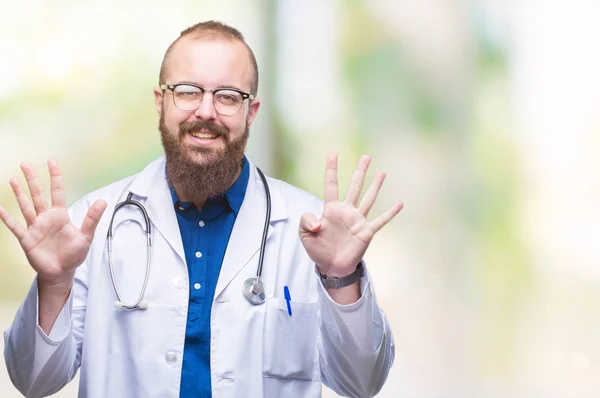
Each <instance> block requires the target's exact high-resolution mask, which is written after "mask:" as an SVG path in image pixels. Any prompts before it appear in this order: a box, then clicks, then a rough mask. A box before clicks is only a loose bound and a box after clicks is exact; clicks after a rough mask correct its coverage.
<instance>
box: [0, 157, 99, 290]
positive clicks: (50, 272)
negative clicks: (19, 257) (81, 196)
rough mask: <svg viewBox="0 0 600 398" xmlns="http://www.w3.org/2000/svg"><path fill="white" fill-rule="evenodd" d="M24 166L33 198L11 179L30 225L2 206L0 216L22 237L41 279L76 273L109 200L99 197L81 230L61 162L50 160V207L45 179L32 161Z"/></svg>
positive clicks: (22, 210) (53, 278)
mask: <svg viewBox="0 0 600 398" xmlns="http://www.w3.org/2000/svg"><path fill="white" fill-rule="evenodd" d="M21 169H22V170H23V174H24V175H25V178H26V179H27V185H28V187H29V191H30V193H31V200H30V199H29V198H28V197H27V194H26V193H25V191H24V190H23V188H22V187H21V184H20V183H19V181H18V180H17V179H16V178H14V179H12V180H11V181H10V185H11V187H12V189H13V192H14V193H15V196H16V198H17V202H18V204H19V208H20V209H21V212H22V213H23V217H24V218H25V222H26V223H27V228H24V227H23V226H22V225H20V224H19V223H18V222H17V221H16V220H15V219H14V218H13V217H11V216H10V215H9V214H8V213H7V212H6V210H5V209H4V208H2V207H0V219H2V221H3V222H4V224H5V225H6V226H7V227H8V228H9V229H10V230H11V231H12V233H13V234H14V235H15V236H16V237H17V239H18V240H19V243H20V244H21V247H22V248H23V251H24V252H25V255H26V256H27V260H28V261H29V264H30V265H31V267H32V268H33V269H34V270H35V272H36V273H37V274H38V279H41V280H45V281H53V280H57V279H59V278H60V277H62V276H64V275H68V274H72V273H73V272H74V270H75V268H77V267H78V266H79V265H80V264H81V263H83V261H84V260H85V257H86V256H87V253H88V251H89V248H90V245H91V242H92V239H93V236H94V232H95V230H96V227H97V225H98V221H99V220H100V217H101V216H102V213H103V212H104V210H105V209H106V202H104V201H97V202H95V203H94V204H93V205H92V207H90V209H89V210H88V213H87V215H86V217H85V219H84V220H83V224H82V227H81V230H80V229H78V228H76V227H75V226H74V225H73V224H72V223H71V221H70V219H69V214H68V211H67V208H66V200H65V193H64V188H63V182H62V176H61V173H60V169H59V167H58V163H57V162H56V161H55V160H50V161H48V170H49V171H50V178H51V198H52V207H51V208H48V207H47V203H46V199H45V197H44V193H43V190H42V186H41V183H40V181H39V179H38V177H37V175H36V174H35V171H34V170H33V167H32V166H31V165H30V164H29V163H23V164H22V165H21ZM32 202H33V203H32Z"/></svg>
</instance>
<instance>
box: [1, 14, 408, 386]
mask: <svg viewBox="0 0 600 398" xmlns="http://www.w3.org/2000/svg"><path fill="white" fill-rule="evenodd" d="M257 88H258V70H257V66H256V60H255V58H254V55H253V53H252V51H251V49H250V48H249V47H248V46H247V44H246V43H245V41H244V39H243V37H242V35H241V34H240V33H239V32H238V31H237V30H235V29H233V28H231V27H229V26H226V25H224V24H221V23H218V22H214V21H209V22H204V23H200V24H197V25H194V26H192V27H191V28H189V29H187V30H185V31H183V32H182V34H181V36H180V37H179V38H178V39H177V40H175V42H174V43H173V44H172V45H171V46H170V47H169V49H168V50H167V52H166V54H165V57H164V60H163V64H162V67H161V72H160V82H159V86H158V87H157V88H156V89H155V90H154V98H155V101H156V108H157V111H158V114H159V117H160V123H159V130H160V132H161V137H162V143H163V146H164V149H165V157H161V158H160V159H158V160H156V161H154V162H152V163H150V164H149V165H148V166H147V167H146V168H145V169H144V170H143V171H142V172H141V173H139V174H137V175H135V176H132V177H129V178H126V179H124V180H122V181H118V182H116V183H114V184H111V185H109V186H107V187H105V188H102V189H100V190H98V191H96V192H93V193H91V194H89V195H88V196H87V197H85V198H84V199H82V200H80V201H79V202H77V203H76V204H75V205H73V206H72V207H71V208H70V209H69V210H67V208H66V207H65V194H64V189H63V182H62V177H61V173H60V170H59V166H58V164H57V162H56V161H55V160H50V161H49V162H48V168H49V171H50V175H51V199H52V206H51V207H50V208H48V206H47V203H46V200H45V197H44V194H43V192H42V189H41V185H40V182H39V180H38V178H37V177H36V174H35V172H34V170H33V168H32V167H31V165H30V164H28V163H23V164H22V165H21V168H22V170H23V173H24V175H25V178H26V180H27V185H28V187H29V190H30V193H31V200H30V199H29V198H28V197H27V195H26V193H25V192H24V190H23V188H22V187H21V185H20V184H19V182H18V180H16V179H13V180H11V186H12V188H13V190H14V193H15V196H16V198H17V201H18V204H19V207H20V209H21V211H22V213H23V216H24V218H25V221H26V223H27V228H25V227H23V226H21V225H19V224H18V223H17V222H16V221H15V220H14V219H13V218H12V217H11V216H10V215H9V214H8V213H7V212H6V211H5V210H4V209H3V208H0V219H2V221H3V222H4V224H6V226H7V227H8V228H9V229H10V230H11V231H12V232H13V233H14V235H15V236H16V237H17V239H18V240H19V242H20V243H21V246H22V247H23V250H24V252H25V254H26V256H27V259H28V261H29V263H30V264H31V266H32V267H33V269H34V270H35V272H36V273H37V277H36V279H35V281H34V283H33V285H32V287H31V290H30V292H29V294H28V296H27V297H26V299H25V301H24V303H23V304H22V306H21V307H20V309H19V311H18V312H17V314H16V317H15V320H14V322H13V325H12V327H11V328H10V329H9V330H8V331H7V332H6V333H5V345H6V348H5V358H6V363H7V367H8V371H9V375H10V377H11V380H12V382H13V383H14V385H15V386H16V387H17V388H18V389H19V391H21V392H22V393H23V394H25V395H26V396H28V397H40V396H45V395H49V394H52V393H54V392H56V391H58V390H60V389H61V388H62V387H63V386H64V385H65V384H66V383H68V382H69V381H70V380H71V379H72V378H73V377H74V376H75V374H76V372H77V369H78V368H79V367H81V380H80V396H83V397H167V396H168V397H178V396H180V397H210V396H214V397H242V396H243V397H319V396H320V395H321V383H324V384H326V385H327V386H329V387H330V388H332V389H333V390H334V391H336V392H338V393H339V394H342V395H347V396H352V397H367V396H372V395H374V394H376V393H377V392H378V391H379V390H380V389H381V387H382V385H383V383H384V381H385V379H386V377H387V374H388V372H389V369H390V367H391V364H392V362H393V357H394V346H393V338H392V334H391V331H390V328H389V324H388V322H387V320H386V318H385V316H384V314H383V313H382V311H381V310H380V309H379V307H378V306H377V303H376V299H375V294H374V290H373V285H372V283H371V282H370V279H369V276H368V274H367V273H366V271H365V267H364V264H363V263H362V258H363V255H364V253H365V251H366V249H367V247H368V245H369V243H370V242H371V240H372V238H373V235H374V234H375V233H376V232H377V230H379V229H380V228H381V227H382V226H383V225H385V224H386V223H387V222H389V221H390V220H391V219H392V218H393V217H394V216H395V215H396V214H397V213H398V212H399V211H400V209H401V207H402V204H401V203H397V204H396V205H394V206H393V207H392V208H391V209H389V210H388V211H387V212H385V213H384V214H382V215H380V216H379V217H377V218H375V219H374V220H372V221H367V219H366V217H367V214H368V212H369V210H370V208H371V207H372V205H373V203H374V202H375V199H376V197H377V194H378V191H379V188H380V187H381V184H382V183H383V179H384V177H385V175H384V174H383V173H378V174H377V175H376V176H375V180H374V182H373V183H372V184H371V185H370V187H369V188H368V189H367V191H366V193H365V194H364V197H363V199H362V200H361V201H360V203H359V196H360V192H361V190H362V187H363V183H364V178H365V174H366V171H367V167H368V165H369V158H368V157H366V156H365V157H363V158H362V159H361V160H360V162H359V164H358V167H357V169H356V171H355V172H354V175H353V177H352V181H351V184H350V189H349V191H348V194H347V197H346V199H345V201H343V202H341V201H339V200H338V192H337V190H338V187H337V155H336V154H332V155H330V157H329V159H328V160H327V167H326V175H325V180H326V181H325V203H324V206H323V203H322V202H321V201H320V200H318V199H317V198H315V197H314V196H312V195H310V194H308V193H306V192H304V191H301V190H300V189H298V188H295V187H292V186H290V185H288V184H285V183H284V182H281V181H278V180H275V179H272V178H269V179H268V180H263V177H262V175H261V174H260V173H259V171H258V169H257V168H256V167H255V166H254V165H252V164H251V163H250V162H249V160H248V159H247V158H246V157H245V156H244V150H245V147H246V141H247V139H248V135H249V128H250V125H251V124H252V122H253V121H254V119H255V117H256V115H257V112H258V110H259V108H260V101H259V99H258V98H256V92H257ZM265 182H266V183H267V186H265ZM267 188H268V192H267ZM267 196H268V197H269V199H267ZM124 201H127V203H129V205H119V203H123V202H124ZM133 201H134V202H135V203H133ZM132 203H133V204H132ZM136 203H139V204H140V205H139V206H138V205H137V204H136ZM357 206H358V207H357ZM107 208H108V209H109V210H108V211H106V209H107ZM305 212H306V213H305ZM266 215H268V216H269V218H268V222H267V223H266V225H265V217H266ZM146 217H147V218H146ZM131 221H134V222H133V223H132V222H131ZM140 225H142V227H143V228H144V229H147V230H148V236H149V238H148V240H146V238H145V237H144V236H143V235H142V233H141V230H140V228H139V226H140ZM263 226H265V227H266V228H267V229H266V231H265V230H264V229H263ZM264 233H266V235H265V237H264V238H265V240H263V234H264ZM107 235H109V237H108V239H107V238H106V237H107ZM113 238H114V239H113ZM107 242H108V243H107ZM147 242H148V243H149V244H151V246H150V249H149V250H148V251H147V249H148V247H147V246H146V243H147ZM263 242H264V245H263ZM263 251H264V253H263ZM262 257H264V266H263V267H262V271H259V263H260V258H262ZM146 265H149V268H146V267H145V266H146ZM257 273H258V274H260V277H261V283H262V284H263V285H261V284H260V283H258V282H257V281H256V280H252V279H250V278H253V277H256V276H257ZM249 279H250V282H248V280H249ZM242 287H243V288H242Z"/></svg>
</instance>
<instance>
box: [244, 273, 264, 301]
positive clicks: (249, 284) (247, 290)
mask: <svg viewBox="0 0 600 398" xmlns="http://www.w3.org/2000/svg"><path fill="white" fill-rule="evenodd" d="M242 291H243V293H244V296H245V297H246V299H247V300H248V301H249V302H250V303H251V304H254V305H259V304H262V303H264V302H265V285H264V283H262V281H261V280H260V279H257V278H248V279H246V281H245V282H244V285H243V286H242Z"/></svg>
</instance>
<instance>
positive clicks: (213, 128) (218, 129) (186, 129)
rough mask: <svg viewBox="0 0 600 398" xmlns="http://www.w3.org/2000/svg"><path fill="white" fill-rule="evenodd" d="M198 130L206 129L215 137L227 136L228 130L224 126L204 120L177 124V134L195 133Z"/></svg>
mask: <svg viewBox="0 0 600 398" xmlns="http://www.w3.org/2000/svg"><path fill="white" fill-rule="evenodd" d="M200 130H208V131H210V132H211V133H212V134H214V135H216V136H217V137H221V136H222V137H225V138H227V137H228V136H229V130H228V129H227V128H226V127H225V126H220V125H218V124H216V123H212V122H205V121H202V120H201V121H197V122H183V123H181V124H180V125H179V134H180V135H185V134H191V133H197V132H199V131H200Z"/></svg>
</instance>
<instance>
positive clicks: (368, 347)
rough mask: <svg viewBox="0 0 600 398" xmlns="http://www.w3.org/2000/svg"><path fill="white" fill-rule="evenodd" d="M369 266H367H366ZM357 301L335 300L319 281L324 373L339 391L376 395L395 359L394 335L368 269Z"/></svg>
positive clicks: (360, 397)
mask: <svg viewBox="0 0 600 398" xmlns="http://www.w3.org/2000/svg"><path fill="white" fill-rule="evenodd" d="M365 270H366V268H365ZM360 283H361V292H362V295H361V298H360V299H359V300H358V301H357V302H356V303H354V304H349V305H340V304H337V303H336V302H334V301H333V300H332V299H331V297H330V296H329V294H328V293H327V290H326V289H325V288H324V287H323V285H322V284H321V282H320V281H319V283H318V285H319V288H318V291H319V293H318V295H319V305H320V317H319V327H320V333H321V336H320V337H321V338H320V343H319V347H318V348H319V355H320V359H321V375H322V379H323V383H324V384H325V385H326V386H328V387H329V388H331V389H332V390H333V391H335V392H336V393H338V394H340V395H343V396H348V397H356V398H364V397H372V396H374V395H375V394H377V393H378V392H379V390H381V387H383V384H384V383H385V380H386V379H387V376H388V373H389V371H390V368H391V366H392V363H393V361H394V351H395V350H394V338H393V336H392V331H391V329H390V326H389V322H388V320H387V319H386V316H385V314H384V313H383V311H382V310H381V309H380V308H379V306H378V305H377V299H376V297H375V292H374V289H373V284H372V282H371V280H370V277H369V275H368V272H366V273H365V276H364V277H363V278H362V279H361V281H360Z"/></svg>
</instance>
